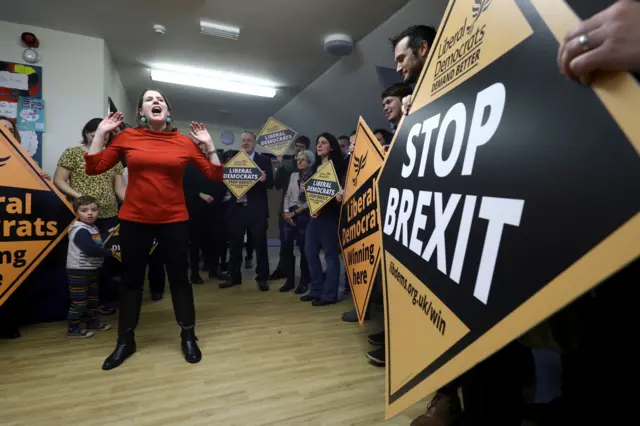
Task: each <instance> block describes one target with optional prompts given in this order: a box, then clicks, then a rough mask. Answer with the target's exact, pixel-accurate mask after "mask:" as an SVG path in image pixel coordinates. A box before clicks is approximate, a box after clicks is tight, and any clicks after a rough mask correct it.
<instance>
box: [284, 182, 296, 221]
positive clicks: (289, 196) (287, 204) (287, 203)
mask: <svg viewBox="0 0 640 426" xmlns="http://www.w3.org/2000/svg"><path fill="white" fill-rule="evenodd" d="M297 181H298V179H297V177H296V175H295V174H292V175H291V177H290V178H289V186H288V187H287V193H286V194H284V204H283V207H284V210H283V211H284V212H288V211H289V209H290V208H291V207H292V206H293V205H294V204H295V202H294V200H293V198H294V197H295V195H294V188H295V187H296V186H298V182H297Z"/></svg>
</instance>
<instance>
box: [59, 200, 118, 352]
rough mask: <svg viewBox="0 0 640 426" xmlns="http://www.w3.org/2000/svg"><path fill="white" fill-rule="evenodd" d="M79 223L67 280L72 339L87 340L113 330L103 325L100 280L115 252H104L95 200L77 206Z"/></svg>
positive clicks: (73, 234)
mask: <svg viewBox="0 0 640 426" xmlns="http://www.w3.org/2000/svg"><path fill="white" fill-rule="evenodd" d="M73 209H74V211H75V213H76V216H77V218H78V220H77V221H76V222H75V223H74V224H73V225H71V228H70V229H69V251H68V253H67V276H68V277H69V295H70V296H71V304H70V305H69V318H68V319H69V331H68V333H67V337H68V338H70V339H86V338H88V337H91V336H93V331H91V330H109V329H111V326H110V325H108V324H105V323H103V322H102V321H100V319H99V318H98V316H97V312H98V277H99V275H100V268H102V264H103V262H104V259H103V258H104V257H107V256H111V255H112V254H113V252H112V251H111V250H109V249H106V248H102V247H101V246H102V238H101V237H100V231H99V230H98V228H97V227H96V225H95V223H96V219H97V218H98V202H97V200H96V199H95V198H93V197H90V196H87V195H83V196H81V197H78V198H77V199H76V200H75V201H74V202H73ZM86 317H88V321H87V323H86V328H83V327H80V321H81V320H82V319H83V318H86Z"/></svg>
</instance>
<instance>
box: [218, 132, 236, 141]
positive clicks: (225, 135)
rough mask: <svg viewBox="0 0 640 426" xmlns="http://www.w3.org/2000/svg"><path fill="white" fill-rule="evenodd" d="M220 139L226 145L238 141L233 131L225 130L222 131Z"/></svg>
mask: <svg viewBox="0 0 640 426" xmlns="http://www.w3.org/2000/svg"><path fill="white" fill-rule="evenodd" d="M220 140H221V141H222V143H223V144H225V145H233V143H234V142H235V141H236V137H235V136H234V135H233V132H230V131H228V130H225V131H223V132H222V133H220Z"/></svg>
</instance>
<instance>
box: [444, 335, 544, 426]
mask: <svg viewBox="0 0 640 426" xmlns="http://www.w3.org/2000/svg"><path fill="white" fill-rule="evenodd" d="M532 362H533V358H532V356H531V350H530V349H529V348H525V347H524V346H523V345H521V344H520V343H518V342H517V341H514V342H511V343H510V344H508V345H507V346H505V347H504V348H502V349H501V350H499V351H498V352H496V353H495V354H493V355H491V356H490V357H489V358H487V359H486V360H484V361H482V362H481V363H479V364H478V365H476V366H475V367H473V368H472V369H471V370H469V371H467V372H466V373H464V374H463V375H462V376H461V377H459V378H458V379H457V380H456V381H455V382H456V383H457V384H460V386H461V388H462V397H463V399H464V415H463V418H464V422H463V423H462V424H463V425H464V426H467V425H469V426H476V425H492V426H493V425H495V426H520V425H521V424H522V417H523V416H522V412H523V404H524V395H523V389H522V388H523V385H524V383H525V380H526V378H527V373H528V372H529V371H530V368H529V365H528V364H529V363H532ZM443 391H444V392H445V393H449V394H450V396H451V397H455V396H454V395H455V393H454V392H455V384H453V383H452V384H450V385H448V386H446V387H445V388H444V389H443Z"/></svg>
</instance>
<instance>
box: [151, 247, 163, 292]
mask: <svg viewBox="0 0 640 426" xmlns="http://www.w3.org/2000/svg"><path fill="white" fill-rule="evenodd" d="M163 248H164V247H161V246H160V245H158V247H157V248H156V249H155V250H154V251H153V253H152V254H151V256H149V272H148V278H149V290H150V291H151V293H159V294H162V293H164V286H165V281H166V278H167V276H166V273H165V270H164V256H163V254H162V250H163Z"/></svg>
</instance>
